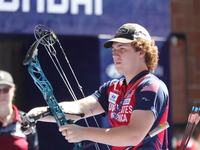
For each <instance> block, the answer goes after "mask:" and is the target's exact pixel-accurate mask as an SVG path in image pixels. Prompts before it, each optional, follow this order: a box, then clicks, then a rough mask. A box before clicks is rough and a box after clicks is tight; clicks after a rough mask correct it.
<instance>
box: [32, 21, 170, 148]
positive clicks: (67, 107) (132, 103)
mask: <svg viewBox="0 0 200 150" xmlns="http://www.w3.org/2000/svg"><path fill="white" fill-rule="evenodd" d="M104 47H105V48H111V49H112V56H113V61H114V64H115V66H116V69H117V71H118V72H119V73H120V74H122V75H124V78H121V79H119V80H118V79H114V80H112V81H108V82H107V83H105V84H103V85H102V86H101V87H100V88H99V89H98V90H97V91H95V92H94V93H93V94H92V95H90V96H88V97H86V98H83V99H81V100H78V101H74V102H62V103H60V105H61V106H62V108H63V111H65V112H68V113H69V112H71V113H80V112H81V111H82V112H83V113H84V114H85V117H90V116H92V115H99V114H102V113H105V112H106V113H107V115H108V118H109V121H110V124H111V126H112V128H106V129H105V128H95V127H82V126H78V125H75V124H73V125H63V126H61V127H60V128H59V131H60V132H62V135H63V136H65V139H66V140H68V141H69V142H80V141H83V140H90V141H94V142H97V143H104V144H108V145H111V146H112V149H113V150H123V149H125V148H126V147H128V146H133V147H132V150H135V149H137V150H139V149H142V150H160V149H161V148H162V146H163V141H164V137H165V136H164V132H161V133H159V134H158V135H156V136H154V137H152V138H147V139H145V140H143V139H144V138H145V137H146V136H147V135H148V133H149V131H151V130H152V129H154V128H155V127H157V126H159V125H160V124H162V123H164V122H166V121H167V117H168V105H169V95H168V89H167V87H166V85H165V84H164V83H163V82H162V81H161V80H159V79H158V78H157V77H156V76H154V75H153V74H152V73H151V72H153V71H154V69H155V68H156V67H157V64H158V49H157V46H155V42H154V41H152V40H151V37H150V35H149V33H148V31H147V30H146V29H145V28H144V27H142V26H140V25H138V24H135V23H127V24H124V25H122V26H121V27H120V28H119V29H118V30H117V32H116V34H115V37H114V38H113V39H111V40H108V41H106V42H105V43H104ZM88 106H89V107H88ZM46 110H47V107H38V108H34V109H32V110H31V111H29V113H28V114H29V115H33V114H34V115H37V114H40V113H42V112H44V111H46ZM69 118H71V119H73V120H79V119H82V118H80V117H78V116H69V115H67V119H69ZM40 121H53V122H55V121H54V119H53V117H50V116H49V117H45V118H42V119H40Z"/></svg>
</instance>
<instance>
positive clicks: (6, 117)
mask: <svg viewBox="0 0 200 150" xmlns="http://www.w3.org/2000/svg"><path fill="white" fill-rule="evenodd" d="M12 118H13V109H12V106H11V107H9V106H6V107H5V106H4V107H2V108H0V119H1V120H2V121H3V122H5V123H9V122H10V121H11V119H12Z"/></svg>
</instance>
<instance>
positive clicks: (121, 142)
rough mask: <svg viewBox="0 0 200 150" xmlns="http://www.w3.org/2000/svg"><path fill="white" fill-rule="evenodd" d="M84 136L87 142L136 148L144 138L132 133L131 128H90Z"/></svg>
mask: <svg viewBox="0 0 200 150" xmlns="http://www.w3.org/2000/svg"><path fill="white" fill-rule="evenodd" d="M84 136H85V140H90V141H94V142H97V143H104V144H107V145H112V146H135V145H138V144H139V143H140V142H141V141H142V139H143V138H144V137H143V136H141V135H140V134H139V133H138V132H137V131H136V132H134V131H131V129H130V127H129V126H121V127H116V128H108V129H103V128H93V127H89V128H86V129H85V134H84Z"/></svg>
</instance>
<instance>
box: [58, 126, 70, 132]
mask: <svg viewBox="0 0 200 150" xmlns="http://www.w3.org/2000/svg"><path fill="white" fill-rule="evenodd" d="M67 129H68V125H63V126H60V127H59V131H60V132H62V131H64V130H67Z"/></svg>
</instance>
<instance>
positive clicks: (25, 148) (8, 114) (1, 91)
mask: <svg viewBox="0 0 200 150" xmlns="http://www.w3.org/2000/svg"><path fill="white" fill-rule="evenodd" d="M15 91H16V87H15V84H14V82H13V78H12V76H11V74H10V73H8V72H7V71H4V70H0V150H38V149H39V145H38V138H37V134H36V132H35V133H34V134H29V135H27V136H26V135H25V134H24V133H23V132H22V131H21V117H22V115H23V114H24V112H22V111H20V110H18V108H17V107H16V106H15V105H14V104H13V98H14V96H15Z"/></svg>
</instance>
